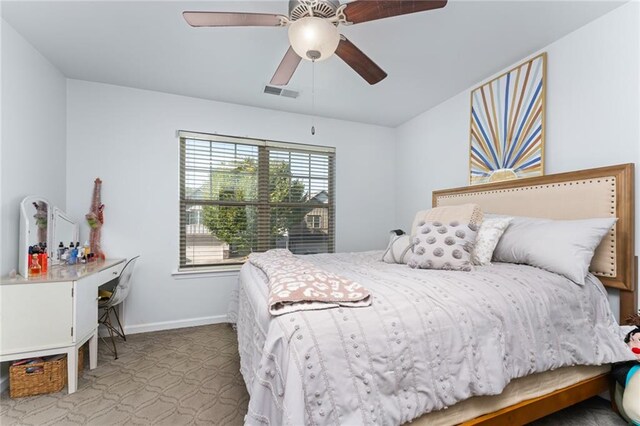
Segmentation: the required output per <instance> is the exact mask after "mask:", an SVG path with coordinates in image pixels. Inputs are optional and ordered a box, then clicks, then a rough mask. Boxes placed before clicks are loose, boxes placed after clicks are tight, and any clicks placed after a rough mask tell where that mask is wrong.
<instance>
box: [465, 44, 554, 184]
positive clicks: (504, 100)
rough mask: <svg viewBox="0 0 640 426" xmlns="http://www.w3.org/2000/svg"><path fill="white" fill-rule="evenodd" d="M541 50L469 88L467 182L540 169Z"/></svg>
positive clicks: (543, 80) (543, 60) (529, 173)
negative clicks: (510, 68)
mask: <svg viewBox="0 0 640 426" xmlns="http://www.w3.org/2000/svg"><path fill="white" fill-rule="evenodd" d="M546 59H547V55H546V53H542V54H540V55H538V56H536V57H535V58H533V59H531V60H529V61H527V62H525V63H523V64H521V65H519V66H517V67H515V68H513V69H512V70H510V71H507V72H506V73H504V74H502V75H500V76H499V77H497V78H495V79H493V80H491V81H490V82H488V83H485V84H483V85H482V86H480V87H478V88H477V89H475V90H473V91H472V92H471V137H470V139H471V142H470V153H469V164H470V177H469V181H470V183H471V184H472V185H474V184H479V183H488V182H497V181H501V180H508V179H516V178H522V177H531V176H540V175H542V174H544V168H543V166H544V164H543V162H544V113H545V84H546Z"/></svg>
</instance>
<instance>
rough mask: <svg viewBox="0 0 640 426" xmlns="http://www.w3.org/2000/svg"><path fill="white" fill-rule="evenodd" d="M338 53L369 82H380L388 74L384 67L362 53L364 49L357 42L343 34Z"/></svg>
mask: <svg viewBox="0 0 640 426" xmlns="http://www.w3.org/2000/svg"><path fill="white" fill-rule="evenodd" d="M336 55H338V56H339V57H340V59H342V60H343V61H345V62H346V64H347V65H349V66H350V67H351V68H353V70H354V71H355V72H357V73H358V74H360V76H361V77H362V78H364V79H365V80H367V82H368V83H369V84H372V85H373V84H376V83H379V82H380V81H382V80H384V79H385V77H386V76H387V73H386V72H384V71H383V70H382V68H380V67H379V66H378V65H376V63H375V62H373V61H372V60H371V59H370V58H369V57H368V56H367V55H365V54H364V53H362V50H360V49H358V48H357V47H356V45H355V44H353V43H351V42H350V41H349V40H347V39H346V37H345V36H343V35H341V36H340V43H338V48H337V49H336Z"/></svg>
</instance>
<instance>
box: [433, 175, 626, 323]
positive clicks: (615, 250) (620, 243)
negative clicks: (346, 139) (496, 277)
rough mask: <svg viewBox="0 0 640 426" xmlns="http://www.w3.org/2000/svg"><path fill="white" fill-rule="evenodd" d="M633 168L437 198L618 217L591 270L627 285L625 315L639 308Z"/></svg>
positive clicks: (555, 214) (558, 215)
mask: <svg viewBox="0 0 640 426" xmlns="http://www.w3.org/2000/svg"><path fill="white" fill-rule="evenodd" d="M633 173H634V165H633V164H622V165H617V166H611V167H602V168H597V169H587V170H580V171H575V172H568V173H559V174H554V175H547V176H540V177H534V178H528V179H518V180H510V181H505V182H497V183H490V184H485V185H476V186H467V187H462V188H454V189H447V190H441V191H434V192H433V201H432V202H433V206H448V205H455V204H465V203H475V204H478V205H480V207H481V208H482V210H483V211H484V212H489V213H498V214H509V215H515V216H530V217H543V218H549V219H588V218H596V217H617V218H618V221H617V222H616V225H615V226H614V227H613V228H612V230H611V232H610V233H609V235H607V236H606V237H605V238H604V239H603V241H602V243H601V244H600V245H599V246H598V248H597V250H596V253H595V255H594V257H593V261H592V262H591V271H592V273H593V274H594V275H597V276H599V278H600V279H601V281H602V282H603V284H604V285H606V286H608V287H612V288H617V289H620V290H621V291H622V292H621V297H620V299H621V307H620V315H621V318H624V317H625V316H626V315H630V314H632V313H634V312H635V310H636V309H637V307H636V306H637V296H636V294H635V267H636V260H635V258H634V188H633ZM624 293H626V294H624ZM629 293H630V294H629ZM623 296H624V297H623ZM623 298H624V299H625V300H624V303H623ZM627 299H632V300H627ZM623 305H624V310H623Z"/></svg>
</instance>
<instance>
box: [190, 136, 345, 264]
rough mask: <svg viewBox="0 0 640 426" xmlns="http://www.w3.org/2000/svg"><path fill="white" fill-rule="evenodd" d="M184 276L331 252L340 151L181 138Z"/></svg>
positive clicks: (231, 139) (225, 138) (220, 138)
mask: <svg viewBox="0 0 640 426" xmlns="http://www.w3.org/2000/svg"><path fill="white" fill-rule="evenodd" d="M179 136H180V268H181V269H188V268H193V267H206V266H217V265H232V264H240V263H243V262H244V261H245V260H246V258H247V256H248V255H249V253H252V252H261V251H266V250H268V249H271V248H288V249H289V250H291V251H292V252H293V253H296V254H311V253H326V252H333V249H334V229H335V224H334V217H335V215H334V210H335V204H334V191H335V183H334V175H335V150H334V149H333V148H330V147H321V146H315V145H302V144H292V143H284V142H272V141H263V140H255V139H246V138H234V137H229V136H218V135H207V134H201V133H193V132H182V131H181V132H179Z"/></svg>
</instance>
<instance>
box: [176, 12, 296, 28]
mask: <svg viewBox="0 0 640 426" xmlns="http://www.w3.org/2000/svg"><path fill="white" fill-rule="evenodd" d="M182 16H183V17H184V20H185V21H187V23H188V24H189V25H191V26H192V27H279V26H281V25H282V22H283V21H282V19H281V18H284V17H283V16H282V15H274V14H270V13H233V12H189V11H187V12H182Z"/></svg>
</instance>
